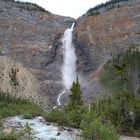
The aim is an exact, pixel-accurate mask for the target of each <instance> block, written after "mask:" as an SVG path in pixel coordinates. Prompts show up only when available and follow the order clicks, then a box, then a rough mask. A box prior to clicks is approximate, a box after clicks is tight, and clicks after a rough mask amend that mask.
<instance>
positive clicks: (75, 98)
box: [68, 77, 83, 108]
mask: <svg viewBox="0 0 140 140" xmlns="http://www.w3.org/2000/svg"><path fill="white" fill-rule="evenodd" d="M81 105H83V100H82V92H81V85H80V83H79V81H78V77H77V81H76V82H73V84H72V88H71V94H70V101H69V104H68V106H69V107H70V108H77V107H80V106H81Z"/></svg>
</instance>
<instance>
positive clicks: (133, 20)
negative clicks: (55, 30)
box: [74, 0, 140, 79]
mask: <svg viewBox="0 0 140 140" xmlns="http://www.w3.org/2000/svg"><path fill="white" fill-rule="evenodd" d="M118 4H119V6H117V5H118ZM110 7H113V8H110ZM99 11H100V13H99V14H97V15H92V16H89V15H88V14H87V15H84V16H82V17H81V18H79V19H78V20H77V21H76V27H75V31H74V43H75V46H76V48H77V50H78V51H77V52H78V54H79V56H80V57H79V67H78V68H79V71H82V72H84V73H88V75H90V79H94V76H95V73H94V72H95V71H96V70H97V71H99V69H101V66H102V65H103V64H104V63H105V62H106V61H107V60H108V59H109V58H111V57H112V56H113V55H114V54H116V53H118V52H121V51H122V50H124V49H126V48H130V47H138V48H140V1H139V0H128V1H127V0H124V2H121V3H116V4H115V5H109V6H106V7H103V8H101V9H99Z"/></svg>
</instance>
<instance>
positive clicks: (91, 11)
mask: <svg viewBox="0 0 140 140" xmlns="http://www.w3.org/2000/svg"><path fill="white" fill-rule="evenodd" d="M125 1H126V2H127V1H128V0H110V1H107V2H106V3H102V4H99V5H97V6H95V7H94V8H90V9H89V10H88V11H87V15H88V16H91V15H92V16H93V15H98V14H100V12H99V9H101V8H104V7H107V6H110V8H109V9H113V8H114V4H116V3H119V2H125ZM118 7H119V5H118Z"/></svg>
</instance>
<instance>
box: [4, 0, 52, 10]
mask: <svg viewBox="0 0 140 140" xmlns="http://www.w3.org/2000/svg"><path fill="white" fill-rule="evenodd" d="M2 1H5V2H15V3H17V4H18V7H19V8H20V9H21V10H22V9H25V10H28V11H40V12H49V11H46V10H45V9H44V8H42V7H41V6H39V5H37V4H34V3H30V2H21V1H15V0H2ZM49 13H50V12H49Z"/></svg>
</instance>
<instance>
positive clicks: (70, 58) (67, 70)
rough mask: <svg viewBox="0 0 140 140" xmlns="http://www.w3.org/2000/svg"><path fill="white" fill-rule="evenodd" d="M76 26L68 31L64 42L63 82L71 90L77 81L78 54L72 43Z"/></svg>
mask: <svg viewBox="0 0 140 140" xmlns="http://www.w3.org/2000/svg"><path fill="white" fill-rule="evenodd" d="M73 28H74V24H72V26H71V28H70V29H67V30H66V31H65V33H64V36H63V39H62V42H63V58H64V64H63V66H62V80H63V84H64V86H65V88H66V89H67V90H69V89H70V88H71V86H72V83H73V82H74V81H76V75H77V73H76V54H75V48H74V46H73V43H72V31H73Z"/></svg>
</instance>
